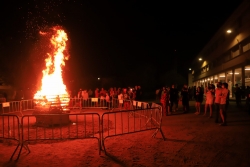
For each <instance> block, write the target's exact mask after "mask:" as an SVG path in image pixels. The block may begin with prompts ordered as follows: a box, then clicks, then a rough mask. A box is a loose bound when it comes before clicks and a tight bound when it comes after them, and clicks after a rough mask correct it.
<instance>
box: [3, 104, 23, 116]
mask: <svg viewBox="0 0 250 167" xmlns="http://www.w3.org/2000/svg"><path fill="white" fill-rule="evenodd" d="M0 108H1V109H0V112H1V113H2V114H10V113H14V112H20V111H22V109H21V101H10V102H4V103H1V104H0Z"/></svg>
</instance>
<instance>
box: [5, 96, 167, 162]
mask: <svg viewBox="0 0 250 167" xmlns="http://www.w3.org/2000/svg"><path fill="white" fill-rule="evenodd" d="M98 102H99V101H98ZM124 102H125V103H124ZM10 104H11V105H10V106H13V105H15V104H16V102H13V103H12V102H10ZM32 104H33V102H32V101H25V102H23V103H22V102H19V103H17V104H16V105H17V106H18V105H19V106H22V107H20V108H21V109H23V111H28V110H30V109H32V108H33V105H32ZM98 104H99V103H98ZM119 105H120V107H121V108H119ZM10 106H7V107H9V108H11V107H10ZM112 107H114V108H116V109H118V110H109V111H108V112H104V113H103V115H102V117H100V115H99V114H98V113H76V114H69V113H65V114H34V113H33V114H32V115H28V114H26V115H25V114H24V115H22V116H19V117H18V116H17V115H13V113H12V115H10V114H8V115H7V114H6V113H4V114H2V115H0V138H3V139H7V140H15V141H17V143H18V145H17V147H16V149H15V150H14V152H13V154H12V156H11V158H10V159H11V160H12V159H13V156H14V155H16V153H17V152H18V149H19V152H18V153H17V158H16V160H18V159H19V157H20V154H21V152H22V149H23V148H25V149H26V150H27V151H28V152H30V149H29V147H28V143H32V142H39V141H45V140H46V141H49V140H70V139H97V140H98V148H99V154H100V152H101V150H102V149H103V150H104V152H105V154H106V148H105V140H106V139H107V138H110V137H114V136H119V135H124V134H131V133H137V132H143V131H147V130H155V131H154V133H153V134H152V137H155V136H156V134H157V132H158V131H160V133H161V135H162V138H163V139H164V140H165V136H164V134H163V132H162V129H161V123H162V107H161V106H160V105H158V104H156V103H153V104H152V106H151V108H150V106H149V104H148V103H146V102H138V101H131V100H118V99H113V100H112ZM94 108H95V107H94ZM21 109H19V110H17V111H21ZM127 109H129V110H127ZM13 111H15V110H13ZM24 113H25V112H24ZM19 119H20V121H19Z"/></svg>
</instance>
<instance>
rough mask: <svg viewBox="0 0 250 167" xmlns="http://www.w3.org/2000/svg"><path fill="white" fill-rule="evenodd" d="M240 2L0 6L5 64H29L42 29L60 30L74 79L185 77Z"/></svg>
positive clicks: (65, 1)
mask: <svg viewBox="0 0 250 167" xmlns="http://www.w3.org/2000/svg"><path fill="white" fill-rule="evenodd" d="M241 2H242V0H230V1H223V2H222V1H218V0H217V1H214V0H209V1H200V2H197V1H193V2H191V1H175V2H172V1H137V0H127V1H117V2H116V1H112V2H111V1H85V2H82V1H81V0H72V1H71V0H58V1H53V0H43V1H40V0H28V1H26V2H21V1H19V2H17V1H8V3H7V4H5V5H3V4H2V5H1V7H0V10H1V21H2V23H1V27H0V30H1V34H0V53H1V52H2V53H1V60H4V61H5V62H9V61H11V60H13V59H17V60H18V62H20V61H23V59H25V60H26V59H28V58H27V57H29V59H28V60H27V61H30V57H31V54H34V53H35V52H34V48H33V47H35V46H36V45H35V43H37V41H38V40H39V35H38V32H39V30H43V29H45V28H48V27H51V26H54V25H60V26H63V27H64V28H65V30H66V31H67V32H68V36H69V38H70V50H69V53H70V60H69V61H68V62H66V66H67V70H68V71H69V72H70V73H72V77H75V78H79V77H81V76H85V75H92V76H96V77H97V76H102V77H104V76H117V75H123V74H124V73H131V72H133V71H134V70H137V69H138V68H140V69H143V68H145V66H149V65H150V66H153V67H152V68H154V69H155V70H156V71H157V73H159V74H161V73H164V71H167V70H169V69H172V68H173V67H176V68H177V69H178V71H180V72H183V74H185V71H187V70H188V67H189V62H191V60H192V58H194V56H196V54H197V53H198V52H199V51H200V50H201V49H202V47H203V46H204V45H205V44H206V42H208V41H209V39H210V38H211V36H212V35H213V34H214V33H215V32H216V30H217V29H218V28H219V27H220V26H221V25H222V24H223V23H224V21H225V20H226V18H227V17H228V16H229V15H230V14H231V13H232V12H233V11H234V10H235V9H236V7H237V6H238V5H239V4H240V3H241ZM3 53H4V54H3ZM26 56H27V57H26ZM37 56H38V55H37ZM32 57H33V61H36V63H40V64H41V63H43V62H39V61H41V60H39V59H37V58H35V55H32ZM176 61H177V63H175V62H176ZM2 62H3V61H2ZM1 70H2V71H4V66H2V67H1ZM13 71H14V68H13ZM9 72H10V71H9Z"/></svg>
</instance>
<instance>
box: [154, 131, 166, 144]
mask: <svg viewBox="0 0 250 167" xmlns="http://www.w3.org/2000/svg"><path fill="white" fill-rule="evenodd" d="M158 131H160V132H161V136H162V138H163V140H164V141H166V138H165V136H164V133H163V132H162V129H161V128H158V129H156V131H155V132H154V133H153V135H152V137H154V138H155V136H156V134H157V132H158Z"/></svg>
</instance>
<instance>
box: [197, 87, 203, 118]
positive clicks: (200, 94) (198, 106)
mask: <svg viewBox="0 0 250 167" xmlns="http://www.w3.org/2000/svg"><path fill="white" fill-rule="evenodd" d="M202 101H203V92H202V90H201V87H200V86H198V87H197V90H196V92H195V108H196V112H195V114H196V115H200V113H201V103H202Z"/></svg>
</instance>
